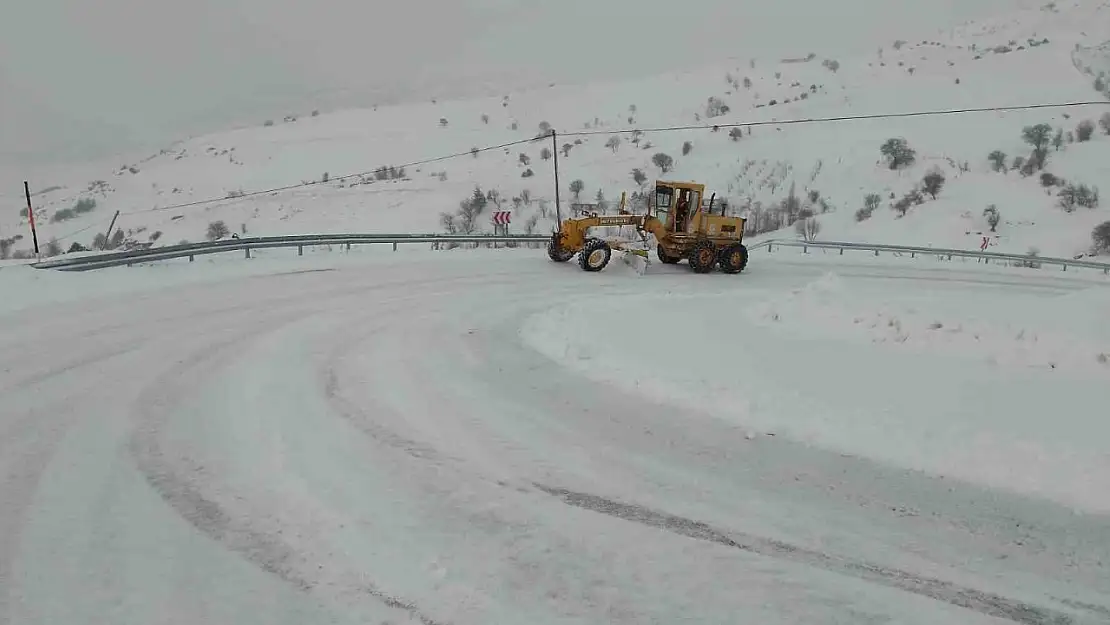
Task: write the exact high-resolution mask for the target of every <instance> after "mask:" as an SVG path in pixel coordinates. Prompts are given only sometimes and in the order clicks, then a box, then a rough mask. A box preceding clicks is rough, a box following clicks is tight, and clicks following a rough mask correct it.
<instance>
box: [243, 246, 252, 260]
mask: <svg viewBox="0 0 1110 625" xmlns="http://www.w3.org/2000/svg"><path fill="white" fill-rule="evenodd" d="M250 257H251V248H249V247H244V248H243V258H250Z"/></svg>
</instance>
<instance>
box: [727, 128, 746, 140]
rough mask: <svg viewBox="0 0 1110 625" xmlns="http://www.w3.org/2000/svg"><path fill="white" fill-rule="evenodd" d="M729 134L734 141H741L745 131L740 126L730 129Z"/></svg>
mask: <svg viewBox="0 0 1110 625" xmlns="http://www.w3.org/2000/svg"><path fill="white" fill-rule="evenodd" d="M728 136H729V137H731V138H732V140H733V141H739V140H740V138H741V137H743V136H744V131H743V130H742V129H741V128H739V127H737V128H733V129H732V130H730V131H728Z"/></svg>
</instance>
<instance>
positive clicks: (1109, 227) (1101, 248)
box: [1091, 221, 1110, 253]
mask: <svg viewBox="0 0 1110 625" xmlns="http://www.w3.org/2000/svg"><path fill="white" fill-rule="evenodd" d="M1091 240H1093V241H1094V244H1095V252H1099V253H1101V252H1110V221H1104V222H1102V223H1100V224H1099V225H1097V226H1095V228H1094V230H1091Z"/></svg>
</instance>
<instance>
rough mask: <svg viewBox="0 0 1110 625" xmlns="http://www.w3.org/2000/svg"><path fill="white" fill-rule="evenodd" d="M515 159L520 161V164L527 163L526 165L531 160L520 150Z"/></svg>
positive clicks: (525, 164)
mask: <svg viewBox="0 0 1110 625" xmlns="http://www.w3.org/2000/svg"><path fill="white" fill-rule="evenodd" d="M517 160H518V161H520V164H521V165H524V166H527V165H528V164H529V163H531V162H532V159H530V158H528V155H527V154H525V153H524V152H521V153H520V154H519V155H518V156H517Z"/></svg>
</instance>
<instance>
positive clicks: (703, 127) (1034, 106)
mask: <svg viewBox="0 0 1110 625" xmlns="http://www.w3.org/2000/svg"><path fill="white" fill-rule="evenodd" d="M1107 105H1110V102H1105V101H1079V102H1063V103H1053V104H1024V105H1015V106H991V107H973V108H959V109H936V110H927V111H908V112H901V113H872V114H863V115H841V116H835V117H808V118H796V119H784V120H762V121H755V122H737V123H730V124H695V125H686V126H662V127H654V128H620V129H616V130H580V131H574V132H552V133H547V134H541V135H538V136H535V137H531V138H528V139H519V140H516V141H510V142H508V143H502V144H498V145H490V146H485V147H481V148H472V149H470V150H467V151H465V152H455V153H452V154H445V155H442V156H436V157H432V158H426V159H422V160H417V161H412V162H410V163H403V164H400V165H393V166H392V167H396V168H398V169H400V168H405V167H418V166H420V165H428V164H431V163H437V162H440V161H446V160H450V159H454V158H460V157H464V156H472V155H477V154H479V153H481V152H488V151H491V150H501V149H504V148H508V147H512V146H514V145H523V144H526V143H536V142H540V141H544V140H546V139H548V138H549V137H551V136H552V134H554V135H555V136H556V137H582V136H592V135H603V134H604V135H620V134H633V133H642V134H646V133H656V132H673V131H682V130H685V131H691V130H714V129H717V130H719V129H721V128H742V127H753V126H785V125H794V124H822V123H833V122H847V121H864V120H874V119H898V118H909V117H934V116H944V115H966V114H971V113H990V112H1008V111H1024V110H1036V109H1048V108H1072V107H1077V106H1107ZM377 169H380V167H379V168H376V169H374V170H367V171H362V172H358V173H353V174H345V175H343V176H337V177H330V178H329V179H328V181H327V182H324V181H322V180H320V181H313V182H301V183H297V184H291V185H285V186H281V187H273V188H269V189H263V190H259V191H250V192H247V193H242V194H238V195H235V196H233V197H226V196H225V197H213V198H208V199H203V200H196V201H192V202H184V203H181V204H172V205H170V206H160V207H155V208H148V209H142V210H135V211H126V212H121V213H120V215H137V214H142V213H152V212H161V211H168V210H179V209H184V208H192V207H196V206H204V205H209V204H216V203H220V202H227V203H231V202H236V201H238V200H242V199H246V198H250V197H257V196H260V195H271V194H276V193H283V192H286V191H292V190H295V189H300V188H305V187H312V186H316V185H321V184H328V183H331V182H335V181H339V180H347V179H350V178H361V177H363V176H368V175H373V174H374V173H375V172H376V171H377ZM91 227H92V226H89V227H87V228H83V229H81V230H78V231H76V232H73V233H70V234H68V235H66V237H64V238H69V237H72V236H74V235H76V234H79V233H81V232H84V231H85V230H88V229H89V228H91Z"/></svg>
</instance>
